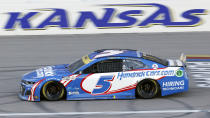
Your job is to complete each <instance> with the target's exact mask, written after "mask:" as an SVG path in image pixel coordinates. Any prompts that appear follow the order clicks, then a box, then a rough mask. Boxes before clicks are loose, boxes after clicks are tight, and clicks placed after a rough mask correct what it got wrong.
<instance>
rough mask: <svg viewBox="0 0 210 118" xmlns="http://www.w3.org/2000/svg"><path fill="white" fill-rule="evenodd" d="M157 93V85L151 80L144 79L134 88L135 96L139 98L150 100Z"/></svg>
mask: <svg viewBox="0 0 210 118" xmlns="http://www.w3.org/2000/svg"><path fill="white" fill-rule="evenodd" d="M158 93H159V84H158V83H157V82H156V81H155V80H152V79H145V80H143V81H141V82H139V83H138V84H137V86H136V94H137V95H138V96H139V97H140V98H145V99H150V98H154V97H155V96H157V95H158Z"/></svg>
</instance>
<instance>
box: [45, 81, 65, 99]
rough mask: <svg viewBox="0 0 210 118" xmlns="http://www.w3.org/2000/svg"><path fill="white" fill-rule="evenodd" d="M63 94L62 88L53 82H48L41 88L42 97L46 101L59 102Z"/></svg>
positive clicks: (63, 89)
mask: <svg viewBox="0 0 210 118" xmlns="http://www.w3.org/2000/svg"><path fill="white" fill-rule="evenodd" d="M64 93H65V88H64V86H63V85H62V84H60V83H59V82H55V81H48V82H47V83H45V84H44V86H43V88H42V95H43V97H44V98H45V99H46V100H53V101H55V100H60V99H61V98H63V96H64Z"/></svg>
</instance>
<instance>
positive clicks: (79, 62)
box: [69, 59, 85, 73]
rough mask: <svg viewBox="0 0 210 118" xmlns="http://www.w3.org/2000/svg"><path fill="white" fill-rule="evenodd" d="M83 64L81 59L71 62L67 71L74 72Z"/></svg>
mask: <svg viewBox="0 0 210 118" xmlns="http://www.w3.org/2000/svg"><path fill="white" fill-rule="evenodd" d="M83 65H85V63H84V62H83V61H82V59H79V60H77V61H76V62H74V63H72V64H71V65H70V66H69V71H70V72H71V73H73V72H75V71H76V70H78V69H79V68H80V67H82V66H83Z"/></svg>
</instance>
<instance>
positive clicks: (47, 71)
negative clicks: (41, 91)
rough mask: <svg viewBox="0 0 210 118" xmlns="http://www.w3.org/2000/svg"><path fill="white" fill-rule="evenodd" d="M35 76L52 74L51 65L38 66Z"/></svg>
mask: <svg viewBox="0 0 210 118" xmlns="http://www.w3.org/2000/svg"><path fill="white" fill-rule="evenodd" d="M36 73H37V77H39V78H40V77H44V76H54V73H53V69H52V67H51V66H47V67H44V68H40V69H38V70H36Z"/></svg>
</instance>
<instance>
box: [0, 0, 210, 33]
mask: <svg viewBox="0 0 210 118" xmlns="http://www.w3.org/2000/svg"><path fill="white" fill-rule="evenodd" d="M209 5H210V1H209V0H141V1H139V0H112V1H111V2H110V0H6V1H5V0H2V1H0V35H51V34H53V35H54V34H97V33H154V32H193V31H210V20H209V19H210V15H209V8H210V7H209Z"/></svg>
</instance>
